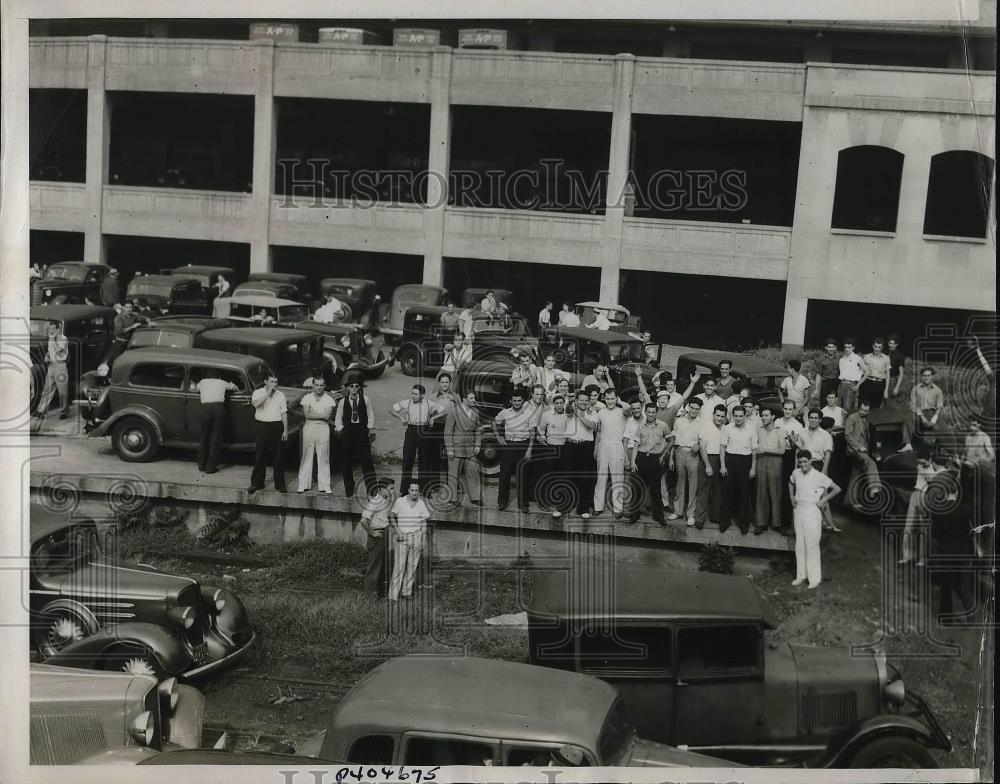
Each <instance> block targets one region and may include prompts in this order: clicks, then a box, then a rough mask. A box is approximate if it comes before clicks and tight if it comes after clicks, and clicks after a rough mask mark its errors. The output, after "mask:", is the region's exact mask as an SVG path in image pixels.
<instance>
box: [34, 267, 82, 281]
mask: <svg viewBox="0 0 1000 784" xmlns="http://www.w3.org/2000/svg"><path fill="white" fill-rule="evenodd" d="M86 277H87V270H86V269H85V268H84V267H59V266H55V267H49V269H48V271H47V272H46V273H45V278H44V280H70V281H73V282H74V283H82V282H83V280H84V278H86Z"/></svg>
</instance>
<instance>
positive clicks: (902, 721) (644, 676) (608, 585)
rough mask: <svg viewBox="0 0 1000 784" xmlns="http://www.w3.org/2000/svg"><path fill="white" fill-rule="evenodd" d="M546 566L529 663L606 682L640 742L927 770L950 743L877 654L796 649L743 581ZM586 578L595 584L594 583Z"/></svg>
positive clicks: (742, 758)
mask: <svg viewBox="0 0 1000 784" xmlns="http://www.w3.org/2000/svg"><path fill="white" fill-rule="evenodd" d="M603 575H604V576H603V577H602V574H601V572H599V571H597V570H595V571H594V572H593V574H592V575H585V577H584V579H583V580H582V581H574V582H573V583H572V586H573V590H572V591H571V588H570V586H571V583H570V573H569V572H568V571H553V572H547V573H545V574H543V575H541V576H540V578H539V579H538V580H537V581H536V583H535V586H534V594H533V596H532V599H531V604H530V606H529V609H528V644H529V661H530V662H532V663H534V664H540V665H544V666H546V667H552V668H556V669H560V670H570V671H574V672H579V673H583V674H587V675H594V676H596V677H598V678H601V679H602V680H605V681H607V682H608V683H610V684H612V685H613V686H615V687H616V688H617V689H618V691H619V693H620V694H621V695H622V698H623V699H624V701H625V706H626V708H627V709H628V712H629V716H631V718H632V721H633V723H634V724H635V727H636V730H637V731H638V733H639V734H640V735H641V736H642V737H647V738H649V739H650V740H656V741H659V742H661V743H667V744H671V745H676V746H682V747H684V748H689V749H691V750H692V751H698V752H701V753H704V754H711V755H713V756H717V757H723V758H725V759H729V760H733V761H735V762H740V763H744V764H750V765H769V766H778V765H780V766H801V765H806V766H808V767H829V768H875V767H890V768H933V767H938V763H937V761H936V758H935V755H934V753H933V752H932V749H936V750H939V751H943V752H946V753H947V752H950V751H951V749H952V745H951V741H950V739H949V738H948V736H947V735H946V734H945V733H944V730H943V729H942V728H941V725H940V724H939V723H938V721H937V719H936V718H935V716H934V714H933V713H932V712H931V709H930V707H929V706H928V705H927V703H926V702H925V701H924V700H923V698H921V697H920V696H919V695H917V694H916V693H914V692H912V691H911V690H910V689H908V688H907V687H906V686H905V685H904V683H903V678H902V676H901V675H900V673H899V671H898V670H897V669H896V668H895V667H893V666H892V665H891V664H888V663H887V662H886V659H885V656H884V654H881V653H879V652H876V651H874V650H869V651H867V652H864V651H863V650H862V649H857V648H855V649H853V650H852V649H851V648H847V647H845V648H822V647H813V646H806V645H795V644H792V643H789V642H786V641H783V640H780V639H778V638H776V637H772V636H771V635H770V634H769V632H770V630H772V629H774V628H775V627H776V625H777V623H776V620H775V616H774V613H773V611H772V609H771V607H770V605H769V604H768V602H767V600H766V599H764V598H763V597H762V596H761V595H760V593H758V591H757V589H756V587H755V586H754V584H753V583H752V582H750V581H749V580H748V579H747V578H745V577H736V576H730V575H718V574H711V573H707V572H685V571H670V570H664V569H661V568H652V567H647V566H631V565H623V564H622V565H616V567H615V569H614V570H613V571H612V570H607V571H606V572H604V573H603ZM597 583H600V584H599V585H598V584H597Z"/></svg>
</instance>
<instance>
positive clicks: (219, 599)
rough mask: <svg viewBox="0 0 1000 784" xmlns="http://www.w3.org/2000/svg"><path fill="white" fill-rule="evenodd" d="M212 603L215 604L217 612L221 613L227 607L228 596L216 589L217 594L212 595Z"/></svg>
mask: <svg viewBox="0 0 1000 784" xmlns="http://www.w3.org/2000/svg"><path fill="white" fill-rule="evenodd" d="M212 602H214V604H215V611H216V612H221V611H222V608H223V607H225V606H226V595H225V594H224V593H223V592H222V589H221V588H216V590H215V593H214V594H212Z"/></svg>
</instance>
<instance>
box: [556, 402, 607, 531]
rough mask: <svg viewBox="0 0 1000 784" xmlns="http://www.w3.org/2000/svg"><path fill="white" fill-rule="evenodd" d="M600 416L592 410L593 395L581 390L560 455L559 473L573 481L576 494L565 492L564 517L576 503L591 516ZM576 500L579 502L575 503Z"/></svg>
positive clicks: (560, 509)
mask: <svg viewBox="0 0 1000 784" xmlns="http://www.w3.org/2000/svg"><path fill="white" fill-rule="evenodd" d="M596 429H597V419H596V418H595V417H594V416H593V415H592V414H591V413H590V395H589V394H588V393H587V392H586V391H584V390H582V389H580V390H577V393H576V401H575V403H574V405H573V411H572V412H571V413H570V414H569V416H567V418H566V432H565V438H564V440H563V446H562V449H561V450H560V455H559V458H560V459H559V472H560V474H562V475H563V476H565V477H567V478H568V479H569V481H570V482H571V483H572V484H573V491H574V492H573V493H572V494H571V493H562V494H560V498H561V499H564V503H562V504H561V505H560V506H558V507H557V509H556V511H558V512H559V515H555V514H554V513H553V516H554V517H555V516H561V515H563V514H567V513H569V512H570V511H572V509H573V508H574V506H575V507H576V513H577V514H578V515H580V516H581V517H583V519H584V520H589V519H590V502H591V500H592V499H593V497H594V477H595V467H594V430H596ZM574 502H575V503H574Z"/></svg>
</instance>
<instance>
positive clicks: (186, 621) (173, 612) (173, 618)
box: [167, 607, 194, 629]
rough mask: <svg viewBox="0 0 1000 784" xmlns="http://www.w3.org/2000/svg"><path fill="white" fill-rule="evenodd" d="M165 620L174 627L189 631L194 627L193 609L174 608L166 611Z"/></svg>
mask: <svg viewBox="0 0 1000 784" xmlns="http://www.w3.org/2000/svg"><path fill="white" fill-rule="evenodd" d="M167 618H169V619H170V622H171V623H173V624H174V625H175V626H180V627H182V628H184V629H190V628H191V627H192V626H194V608H193V607H174V608H172V609H170V610H167Z"/></svg>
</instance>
